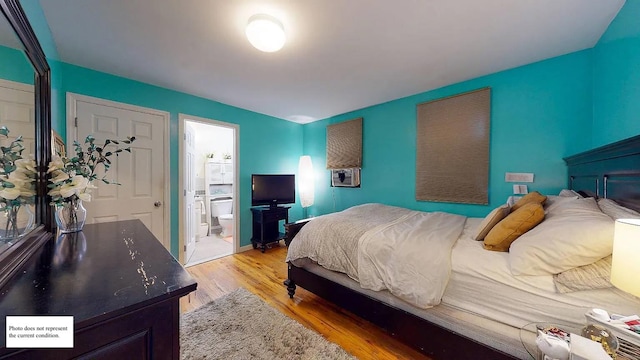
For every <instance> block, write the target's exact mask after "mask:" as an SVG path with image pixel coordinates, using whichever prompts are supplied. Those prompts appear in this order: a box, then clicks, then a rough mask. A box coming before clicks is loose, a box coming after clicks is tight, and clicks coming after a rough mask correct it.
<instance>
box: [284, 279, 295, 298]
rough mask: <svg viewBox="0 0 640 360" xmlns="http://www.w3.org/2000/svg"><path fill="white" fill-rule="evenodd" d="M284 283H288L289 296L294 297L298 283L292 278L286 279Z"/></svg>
mask: <svg viewBox="0 0 640 360" xmlns="http://www.w3.org/2000/svg"><path fill="white" fill-rule="evenodd" d="M284 284H285V285H287V293H288V294H289V298H290V299H293V295H294V294H295V293H296V284H295V283H294V282H293V280H291V279H287V280H285V281H284Z"/></svg>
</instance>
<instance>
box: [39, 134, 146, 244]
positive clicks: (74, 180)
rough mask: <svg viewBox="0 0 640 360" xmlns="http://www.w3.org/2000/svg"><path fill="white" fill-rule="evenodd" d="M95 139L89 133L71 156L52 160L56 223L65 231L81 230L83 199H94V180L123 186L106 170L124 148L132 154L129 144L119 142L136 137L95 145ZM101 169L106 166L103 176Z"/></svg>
mask: <svg viewBox="0 0 640 360" xmlns="http://www.w3.org/2000/svg"><path fill="white" fill-rule="evenodd" d="M95 140H96V139H95V138H94V137H93V136H92V135H89V136H87V137H86V139H85V140H84V144H83V145H84V147H83V145H81V144H80V143H78V142H77V141H74V142H73V147H74V152H75V154H74V155H73V156H72V157H65V156H63V157H60V156H59V155H58V156H56V157H54V159H52V161H51V162H50V163H49V169H48V171H47V172H48V173H50V174H51V177H50V179H49V182H50V184H49V185H48V188H49V189H50V190H49V196H51V204H53V205H55V206H56V210H55V218H56V223H57V225H58V230H59V231H60V232H62V233H65V232H76V231H80V230H82V227H83V226H84V222H85V219H86V216H87V214H86V210H85V208H84V207H83V205H82V201H91V189H95V186H93V181H95V180H100V181H102V182H103V183H105V184H115V185H120V184H119V183H117V182H114V181H111V180H109V179H107V178H106V173H107V171H109V168H110V167H111V160H109V158H110V157H111V156H113V155H115V156H118V155H119V154H120V153H121V152H123V151H126V152H129V153H130V152H131V148H130V147H120V146H119V145H120V143H123V144H126V145H130V144H131V143H132V142H133V141H134V140H135V137H127V139H126V140H120V141H118V140H109V139H107V140H105V142H104V145H96V143H95ZM100 168H102V169H103V171H102V173H103V175H102V177H100V178H98V177H99V175H98V171H99V169H100Z"/></svg>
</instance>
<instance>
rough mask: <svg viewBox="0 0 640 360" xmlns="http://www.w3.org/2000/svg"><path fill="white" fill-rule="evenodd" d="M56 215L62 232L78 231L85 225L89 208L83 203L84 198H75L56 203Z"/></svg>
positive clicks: (59, 229)
mask: <svg viewBox="0 0 640 360" xmlns="http://www.w3.org/2000/svg"><path fill="white" fill-rule="evenodd" d="M55 217H56V224H57V225H58V231H59V232H60V233H72V232H77V231H81V230H82V228H83V227H84V222H85V220H87V209H85V208H84V206H83V205H82V200H80V199H75V200H71V201H68V202H64V203H62V204H60V205H56V211H55Z"/></svg>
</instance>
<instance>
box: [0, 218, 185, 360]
mask: <svg viewBox="0 0 640 360" xmlns="http://www.w3.org/2000/svg"><path fill="white" fill-rule="evenodd" d="M196 286H197V284H196V282H195V281H194V280H193V278H191V276H190V275H189V273H187V271H185V270H184V268H183V267H182V266H181V265H180V264H179V263H178V262H177V261H176V259H175V258H174V257H173V256H171V254H170V253H169V252H168V251H167V250H166V249H165V248H164V247H163V246H162V244H161V243H160V242H159V241H158V240H157V239H156V238H155V237H154V236H153V234H151V232H150V231H149V230H147V228H146V227H145V226H144V224H142V222H140V221H139V220H131V221H119V222H111V223H101V224H93V225H86V226H85V228H84V230H83V231H82V232H81V233H75V234H67V235H61V236H58V238H56V239H53V240H52V241H50V243H48V244H46V245H45V246H43V247H42V248H41V249H40V250H38V252H36V253H35V254H34V255H33V256H32V257H31V258H30V259H29V260H28V262H27V263H26V264H25V266H24V267H23V269H22V270H21V271H20V272H19V273H18V274H17V275H16V276H15V277H14V278H13V279H12V280H11V281H10V282H9V283H8V284H7V285H6V286H5V287H4V288H2V289H1V290H0V332H1V334H2V336H1V337H0V344H1V347H0V359H69V358H79V359H179V357H180V343H179V325H180V324H179V322H180V304H179V299H180V297H181V296H184V295H186V294H188V293H190V292H191V291H194V290H195V289H196ZM8 315H12V316H18V315H21V316H26V315H38V316H46V315H66V316H69V315H71V316H73V317H74V332H75V336H74V347H73V348H69V349H7V348H6V342H5V339H6V316H8Z"/></svg>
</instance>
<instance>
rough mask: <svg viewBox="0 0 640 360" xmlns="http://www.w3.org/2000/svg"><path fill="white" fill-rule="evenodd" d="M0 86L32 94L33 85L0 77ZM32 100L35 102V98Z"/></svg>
mask: <svg viewBox="0 0 640 360" xmlns="http://www.w3.org/2000/svg"><path fill="white" fill-rule="evenodd" d="M0 87H3V88H7V89H12V90H19V91H25V92H29V93H32V94H33V88H34V87H33V85H31V84H25V83H21V82H16V81H11V80H5V79H0ZM34 102H35V99H34Z"/></svg>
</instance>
